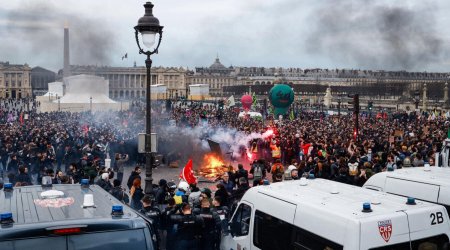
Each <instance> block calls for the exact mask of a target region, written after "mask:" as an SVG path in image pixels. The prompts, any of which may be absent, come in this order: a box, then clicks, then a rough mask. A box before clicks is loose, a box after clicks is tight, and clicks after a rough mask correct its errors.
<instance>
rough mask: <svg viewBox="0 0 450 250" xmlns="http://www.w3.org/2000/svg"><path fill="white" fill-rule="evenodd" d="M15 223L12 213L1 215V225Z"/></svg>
mask: <svg viewBox="0 0 450 250" xmlns="http://www.w3.org/2000/svg"><path fill="white" fill-rule="evenodd" d="M11 223H14V220H13V216H12V213H10V212H8V213H2V214H0V224H2V225H4V224H11Z"/></svg>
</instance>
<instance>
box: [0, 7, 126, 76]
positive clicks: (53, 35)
mask: <svg viewBox="0 0 450 250" xmlns="http://www.w3.org/2000/svg"><path fill="white" fill-rule="evenodd" d="M69 11H70V8H65V9H61V8H58V7H56V6H55V5H52V4H51V3H49V2H47V1H32V2H31V3H30V2H29V4H24V5H23V6H22V8H20V9H15V10H12V11H10V12H7V15H6V18H7V20H6V22H5V23H4V26H3V27H0V30H1V29H4V30H6V31H7V32H6V33H7V34H8V35H9V36H12V37H16V38H20V40H21V41H23V42H24V44H22V45H20V46H18V45H9V46H10V47H11V49H14V48H15V49H20V48H18V47H21V48H29V51H32V53H31V54H30V55H29V56H28V57H42V59H41V60H40V61H44V60H49V58H52V59H53V58H58V57H57V56H54V55H60V57H59V58H61V59H60V61H59V60H58V62H54V63H52V65H60V66H59V67H58V68H62V64H63V41H64V40H63V36H64V32H63V27H64V23H65V21H67V22H68V24H69V33H70V61H71V64H89V65H92V64H103V65H105V64H106V65H107V64H109V62H110V60H111V55H112V54H113V53H111V52H112V51H115V50H117V49H116V47H117V45H116V43H115V39H114V32H113V30H112V27H110V26H108V23H107V22H105V21H104V20H98V19H95V18H81V17H79V16H77V15H76V14H75V13H70V12H69ZM49 55H52V56H51V57H49ZM33 60H34V58H33ZM38 61H39V60H38ZM46 64H48V62H47V63H46Z"/></svg>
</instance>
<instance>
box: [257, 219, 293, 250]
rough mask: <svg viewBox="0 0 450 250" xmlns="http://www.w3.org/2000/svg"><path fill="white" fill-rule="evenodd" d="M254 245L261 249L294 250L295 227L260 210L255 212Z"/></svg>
mask: <svg viewBox="0 0 450 250" xmlns="http://www.w3.org/2000/svg"><path fill="white" fill-rule="evenodd" d="M254 225H255V230H254V231H253V245H255V246H256V247H258V248H260V249H273V250H284V249H292V248H293V245H292V232H293V229H294V226H292V225H291V224H289V223H287V222H284V221H282V220H279V219H277V218H275V217H273V216H270V215H268V214H266V213H263V212H261V211H259V210H256V212H255V223H254Z"/></svg>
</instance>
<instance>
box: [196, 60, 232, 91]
mask: <svg viewBox="0 0 450 250" xmlns="http://www.w3.org/2000/svg"><path fill="white" fill-rule="evenodd" d="M188 78H189V79H188V83H189V85H190V84H208V85H209V93H210V95H211V96H212V97H220V96H223V95H224V94H223V88H224V87H226V86H234V85H236V83H237V78H236V74H235V70H234V68H233V67H232V66H230V67H228V68H227V67H225V66H224V65H223V64H222V63H221V62H220V59H219V57H217V58H216V60H215V61H214V63H213V64H212V65H211V66H209V67H197V68H195V72H194V73H191V74H190V75H189V76H188Z"/></svg>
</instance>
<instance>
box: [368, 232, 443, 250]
mask: <svg viewBox="0 0 450 250" xmlns="http://www.w3.org/2000/svg"><path fill="white" fill-rule="evenodd" d="M448 242H449V241H448V237H447V235H445V234H442V235H438V236H434V237H430V238H425V239H420V240H415V241H412V242H411V244H410V242H405V243H400V244H395V245H390V246H385V247H377V248H372V250H410V249H413V250H426V249H436V250H448V247H449V245H448Z"/></svg>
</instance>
